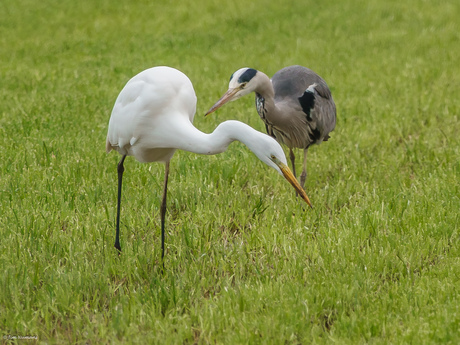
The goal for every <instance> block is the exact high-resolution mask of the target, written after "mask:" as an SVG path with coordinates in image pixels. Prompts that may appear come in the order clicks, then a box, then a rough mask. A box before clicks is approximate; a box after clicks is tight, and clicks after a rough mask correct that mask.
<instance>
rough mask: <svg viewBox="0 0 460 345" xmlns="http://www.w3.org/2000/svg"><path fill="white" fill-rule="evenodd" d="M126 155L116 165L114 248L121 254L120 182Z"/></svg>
mask: <svg viewBox="0 0 460 345" xmlns="http://www.w3.org/2000/svg"><path fill="white" fill-rule="evenodd" d="M125 158H126V155H124V156H123V157H121V160H120V162H119V163H118V168H117V171H118V201H117V232H116V234H115V248H117V249H118V251H120V252H121V246H120V204H121V182H122V179H123V172H124V171H125V168H124V166H123V162H124V161H125Z"/></svg>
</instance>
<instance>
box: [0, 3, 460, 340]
mask: <svg viewBox="0 0 460 345" xmlns="http://www.w3.org/2000/svg"><path fill="white" fill-rule="evenodd" d="M198 4H199V5H198ZM459 16H460V3H459V2H458V1H453V0H450V1H444V2H438V1H434V0H426V1H416V0H407V1H394V0H390V1H383V0H381V1H377V0H371V1H364V0H353V1H342V0H332V1H328V2H320V1H285V2H284V3H283V2H279V1H271V2H267V1H260V0H256V1H252V2H249V1H241V0H234V1H229V2H225V1H224V2H222V1H216V0H203V1H201V2H192V1H190V2H188V1H165V0H159V1H138V2H133V1H128V0H121V1H115V2H114V1H108V0H101V1H95V0H82V1H57V0H43V1H32V0H17V1H2V3H1V4H0V85H1V86H0V99H1V102H0V144H1V147H2V151H1V153H0V158H1V159H0V246H1V251H0V267H1V268H2V272H3V274H1V276H0V336H1V337H2V338H3V340H2V341H3V342H5V343H9V342H12V343H17V344H24V343H50V344H54V343H76V344H104V343H110V344H118V343H119V344H122V343H123V344H127V343H133V344H148V343H157V344H208V343H210V344H257V343H263V344H328V343H337V344H390V343H391V344H434V343H439V344H441V343H442V344H458V343H460V332H459V329H460V291H459V287H460V234H459V227H460V216H459V209H460V182H459V181H460V139H459V133H460V121H459V113H460V96H459V95H460V63H459V61H460V60H459V57H460V34H459V33H460V25H459V21H458V18H459ZM292 64H300V65H304V66H307V67H310V68H312V69H313V70H315V71H316V72H318V73H319V74H320V75H321V76H323V77H324V78H325V79H326V81H327V82H328V84H329V86H330V88H331V90H332V93H333V96H334V99H335V102H336V104H337V109H338V121H337V127H336V130H335V131H334V132H333V133H332V138H331V139H330V140H329V142H327V143H324V144H322V145H320V146H316V147H313V148H311V149H310V151H309V152H310V153H309V163H308V173H309V175H308V180H307V184H306V189H307V193H308V195H309V197H310V199H311V200H312V202H313V204H314V206H315V208H314V209H313V210H310V209H308V208H307V207H305V204H302V203H301V202H300V201H299V199H298V198H295V197H294V192H293V189H292V188H291V186H290V185H289V184H288V183H287V182H286V181H285V180H284V179H283V178H282V177H280V176H279V175H278V174H277V173H276V172H275V171H273V170H272V169H269V168H268V167H266V166H265V165H264V164H263V163H261V162H260V161H259V160H258V159H257V158H256V157H255V156H254V155H253V154H252V153H251V152H250V151H249V150H248V149H247V148H246V147H245V146H243V145H242V144H240V143H234V144H232V145H231V146H230V148H229V150H228V151H227V152H225V153H223V154H220V155H217V156H209V157H208V156H199V155H195V154H191V153H187V152H177V153H176V155H175V156H174V158H173V160H172V162H171V170H172V171H171V174H170V184H169V199H168V213H167V234H166V262H165V265H166V268H167V269H166V272H165V274H164V275H162V274H161V269H160V268H161V265H160V255H161V252H160V230H159V204H160V198H161V188H162V183H163V173H164V168H163V166H162V165H160V164H155V163H153V164H140V163H138V162H136V161H135V160H134V159H133V158H128V159H127V161H126V163H125V168H126V172H125V179H124V195H123V202H124V204H123V207H122V226H121V235H122V237H121V243H122V247H123V250H124V251H123V254H122V255H121V256H118V254H117V252H116V250H115V249H114V248H113V243H114V236H115V214H116V204H115V203H116V179H117V173H116V164H117V162H118V160H119V156H118V155H117V154H116V153H113V152H112V153H111V154H110V155H107V154H106V153H105V151H104V147H105V137H106V133H107V125H108V120H109V117H110V112H111V109H112V106H113V103H114V101H115V98H116V96H117V95H118V92H119V91H120V90H121V89H122V87H123V86H124V84H125V83H126V81H127V80H128V79H129V78H130V77H132V76H133V75H135V74H137V73H138V72H140V71H141V70H143V69H146V68H149V67H152V66H155V65H169V66H172V67H175V68H178V69H180V70H182V71H183V72H184V73H185V74H187V75H188V76H189V77H190V79H191V80H192V82H193V83H194V86H195V90H196V93H197V97H198V106H197V116H196V119H195V125H196V126H197V127H198V128H199V129H201V130H203V131H205V132H211V131H212V130H213V129H214V128H215V127H216V126H217V125H218V123H220V122H222V121H224V120H227V119H238V120H240V121H243V122H246V123H248V124H249V125H251V126H252V127H254V128H256V129H258V130H260V131H264V125H263V123H262V122H261V121H260V119H259V117H258V115H257V113H256V110H255V107H254V99H253V97H252V96H251V97H249V96H248V97H246V98H243V99H241V100H240V101H238V102H234V103H231V104H229V105H228V106H226V107H224V108H222V110H219V112H217V113H216V114H213V115H211V116H208V117H206V118H205V117H204V116H203V114H204V113H205V112H206V110H208V109H209V107H210V106H211V105H212V104H214V102H215V101H216V100H217V99H218V98H219V97H220V96H221V94H222V93H223V92H224V91H225V90H226V89H227V83H228V79H229V77H230V75H231V74H232V73H233V72H234V71H235V70H236V69H238V68H240V67H245V66H249V67H253V68H257V69H260V70H262V71H265V72H266V73H267V74H268V75H273V74H274V73H275V72H276V71H277V70H279V69H280V68H282V67H284V66H288V65H292ZM298 161H300V154H299V160H298ZM26 336H30V337H36V339H38V340H33V339H32V340H25V339H19V338H16V339H14V337H26ZM7 339H10V340H7Z"/></svg>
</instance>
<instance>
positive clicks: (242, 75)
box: [206, 67, 260, 115]
mask: <svg viewBox="0 0 460 345" xmlns="http://www.w3.org/2000/svg"><path fill="white" fill-rule="evenodd" d="M259 75H260V72H258V71H257V70H255V69H253V68H248V67H244V68H240V69H239V70H238V71H236V72H235V73H233V74H232V76H231V77H230V82H229V83H228V90H227V92H226V93H225V94H224V95H223V96H222V97H221V98H220V99H219V100H218V101H217V102H216V104H214V105H213V106H212V107H211V109H209V110H208V112H207V113H206V115H208V114H211V113H212V112H213V111H215V110H217V109H218V108H220V107H221V106H223V105H224V104H225V103H228V102H231V101H234V100H236V99H238V98H241V97H243V96H245V95H247V94H249V93H251V92H253V91H255V89H256V88H257V85H258V80H259V79H258V76H259Z"/></svg>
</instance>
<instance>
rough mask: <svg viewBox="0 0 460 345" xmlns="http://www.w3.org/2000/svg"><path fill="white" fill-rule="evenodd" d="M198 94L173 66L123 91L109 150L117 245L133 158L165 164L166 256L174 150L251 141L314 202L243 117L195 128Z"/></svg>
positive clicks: (277, 151) (203, 150)
mask: <svg viewBox="0 0 460 345" xmlns="http://www.w3.org/2000/svg"><path fill="white" fill-rule="evenodd" d="M196 102H197V98H196V95H195V91H194V89H193V85H192V83H191V81H190V80H189V78H188V77H187V76H186V75H185V74H183V73H182V72H180V71H178V70H176V69H174V68H171V67H164V66H161V67H153V68H150V69H147V70H145V71H143V72H140V73H139V74H137V75H136V76H134V77H133V78H132V79H130V80H129V81H128V83H127V84H126V85H125V86H124V88H123V89H122V90H121V92H120V94H119V95H118V97H117V99H116V101H115V105H114V107H113V110H112V114H111V116H110V120H109V128H108V133H107V141H106V151H107V153H109V152H110V151H112V150H116V151H118V152H119V153H120V154H121V156H122V158H121V160H120V161H119V163H118V169H117V171H118V196H117V218H116V235H115V248H117V249H118V250H119V251H120V252H121V246H120V205H121V190H122V178H123V172H124V166H123V163H124V161H125V158H126V157H127V156H134V157H135V158H136V159H137V160H138V161H140V162H162V163H165V178H164V185H163V198H162V201H161V206H160V218H161V257H162V259H163V258H164V242H165V214H166V195H167V186H168V174H169V163H170V160H171V158H172V156H173V154H174V152H175V151H176V150H177V149H179V150H185V151H190V152H195V153H198V154H204V155H213V154H217V153H221V152H224V151H225V150H227V148H228V146H229V145H230V144H231V143H232V142H233V141H235V140H238V141H240V142H242V143H243V144H245V145H246V146H247V147H248V148H249V149H250V150H251V151H252V152H253V153H254V154H255V155H256V156H257V157H258V158H259V159H260V160H261V161H262V162H264V163H265V164H267V165H268V166H269V167H272V168H273V169H275V170H276V171H277V172H278V173H280V174H281V175H282V176H284V177H285V178H286V179H287V180H288V181H289V182H290V183H291V184H292V186H293V187H294V188H295V189H296V191H297V192H298V193H300V194H301V196H302V198H303V199H304V200H305V202H307V203H308V204H309V205H310V206H311V203H310V200H309V199H308V196H307V194H306V193H305V191H304V190H303V189H302V187H301V186H300V185H299V183H298V182H297V180H296V178H295V177H294V175H293V173H292V172H291V170H290V169H289V168H288V166H287V161H286V157H285V155H284V152H283V149H282V148H281V146H280V145H279V144H278V143H277V142H276V140H274V139H273V138H271V137H270V136H268V135H266V134H263V133H260V132H258V131H256V130H255V129H253V128H251V127H250V126H248V125H246V124H244V123H242V122H238V121H225V122H223V123H221V124H220V125H219V126H218V127H217V128H216V129H215V130H214V132H212V133H210V134H206V133H203V132H201V131H200V130H198V129H197V128H196V127H195V126H193V124H192V122H193V117H194V115H195V110H196Z"/></svg>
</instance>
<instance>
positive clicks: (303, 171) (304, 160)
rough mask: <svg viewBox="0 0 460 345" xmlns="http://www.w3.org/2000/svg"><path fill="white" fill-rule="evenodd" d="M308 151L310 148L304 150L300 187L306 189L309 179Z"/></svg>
mask: <svg viewBox="0 0 460 345" xmlns="http://www.w3.org/2000/svg"><path fill="white" fill-rule="evenodd" d="M307 150H308V148H306V149H304V150H303V166H302V174H301V175H300V185H301V186H302V188H304V185H305V180H306V179H307ZM304 189H305V188H304Z"/></svg>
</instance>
